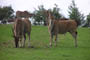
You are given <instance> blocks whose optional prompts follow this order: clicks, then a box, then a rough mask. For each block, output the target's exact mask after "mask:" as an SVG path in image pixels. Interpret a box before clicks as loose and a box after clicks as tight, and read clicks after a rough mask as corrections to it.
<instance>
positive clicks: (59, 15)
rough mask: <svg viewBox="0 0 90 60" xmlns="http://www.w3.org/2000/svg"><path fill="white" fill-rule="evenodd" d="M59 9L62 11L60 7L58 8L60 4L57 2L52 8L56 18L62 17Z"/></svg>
mask: <svg viewBox="0 0 90 60" xmlns="http://www.w3.org/2000/svg"><path fill="white" fill-rule="evenodd" d="M49 10H51V9H49ZM59 11H60V8H58V5H57V4H55V7H54V8H53V9H52V10H51V12H52V14H53V16H54V18H55V19H56V20H58V19H60V18H61V17H62V15H61V14H60V13H59Z"/></svg>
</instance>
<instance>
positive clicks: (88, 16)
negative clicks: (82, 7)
mask: <svg viewBox="0 0 90 60" xmlns="http://www.w3.org/2000/svg"><path fill="white" fill-rule="evenodd" d="M87 24H88V26H89V27H90V13H89V14H88V15H87Z"/></svg>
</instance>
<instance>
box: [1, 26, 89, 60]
mask: <svg viewBox="0 0 90 60" xmlns="http://www.w3.org/2000/svg"><path fill="white" fill-rule="evenodd" d="M11 26H12V25H0V60H90V28H78V47H77V48H75V47H74V39H73V38H72V36H71V35H70V34H69V33H67V34H66V35H65V36H64V35H59V38H58V43H57V44H58V45H57V47H56V48H55V47H54V40H53V47H52V48H49V47H48V46H49V33H48V28H47V27H45V26H32V32H31V45H32V46H34V48H28V47H27V46H28V45H27V44H28V38H27V40H26V47H25V48H14V40H13V37H12V35H13V34H12V31H11Z"/></svg>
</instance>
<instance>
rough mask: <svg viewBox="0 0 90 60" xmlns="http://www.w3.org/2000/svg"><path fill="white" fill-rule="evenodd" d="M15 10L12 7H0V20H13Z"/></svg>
mask: <svg viewBox="0 0 90 60" xmlns="http://www.w3.org/2000/svg"><path fill="white" fill-rule="evenodd" d="M13 12H14V11H13V9H12V7H11V6H4V7H0V20H1V21H4V20H8V19H9V18H13V16H14V15H13Z"/></svg>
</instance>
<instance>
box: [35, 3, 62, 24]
mask: <svg viewBox="0 0 90 60" xmlns="http://www.w3.org/2000/svg"><path fill="white" fill-rule="evenodd" d="M48 10H50V11H51V13H52V14H53V16H54V17H55V19H56V20H57V19H60V18H61V17H62V15H61V14H60V13H59V11H60V8H58V5H56V4H55V7H54V8H53V9H48ZM45 11H46V9H45V8H44V6H43V5H40V6H38V10H35V11H34V14H35V16H34V19H35V22H34V23H35V24H36V22H38V24H39V25H40V22H44V25H46V15H45V13H44V12H45Z"/></svg>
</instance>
